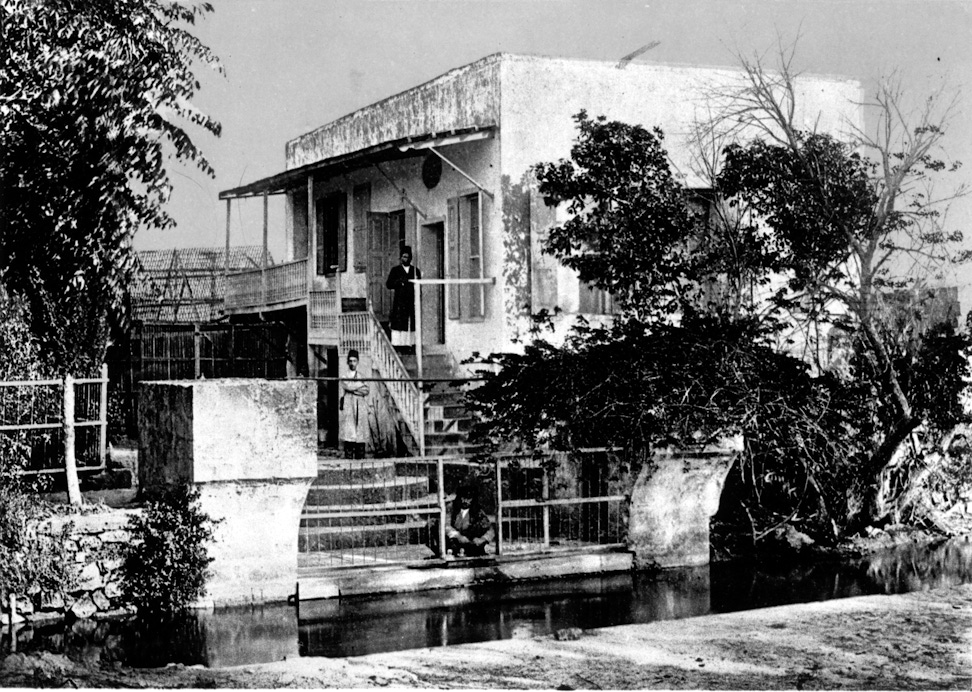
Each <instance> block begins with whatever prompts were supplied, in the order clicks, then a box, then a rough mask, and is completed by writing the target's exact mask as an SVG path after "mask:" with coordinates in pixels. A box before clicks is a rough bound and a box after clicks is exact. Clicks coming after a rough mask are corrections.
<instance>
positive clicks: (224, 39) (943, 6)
mask: <svg viewBox="0 0 972 692" xmlns="http://www.w3.org/2000/svg"><path fill="white" fill-rule="evenodd" d="M211 2H212V4H213V6H214V8H215V11H214V12H213V13H211V14H208V15H206V17H205V18H204V19H203V20H202V21H200V22H199V23H198V24H197V26H196V27H195V28H194V29H193V32H194V33H195V34H196V35H197V36H198V37H199V38H200V39H201V40H202V42H203V43H205V44H206V45H208V46H209V47H210V48H211V49H212V50H213V51H214V52H215V53H216V55H217V56H219V58H220V59H221V61H222V63H223V66H224V68H225V76H221V75H219V74H216V73H214V72H210V71H209V70H208V69H207V68H205V67H200V68H199V72H198V76H199V78H200V81H201V83H202V89H201V91H200V93H199V94H198V96H197V98H196V99H195V104H196V105H197V106H198V107H199V108H200V109H202V110H203V111H205V112H206V113H208V114H209V115H211V116H213V117H215V118H216V119H217V120H219V121H220V122H221V123H222V126H223V131H222V135H221V136H220V137H219V138H214V137H212V136H210V135H208V134H207V133H204V132H202V131H193V130H191V129H190V130H189V131H190V133H191V135H192V136H193V139H194V141H195V142H196V143H197V144H198V145H199V146H200V147H201V148H202V150H203V151H204V153H205V154H206V155H207V157H208V158H209V160H210V162H211V163H212V164H213V166H214V168H215V170H216V177H215V179H211V178H208V177H207V176H205V175H204V174H202V173H201V172H199V171H197V170H195V169H192V168H188V167H184V166H181V165H177V166H173V168H172V180H173V185H174V191H173V196H172V200H171V202H170V209H169V211H170V213H171V214H172V215H173V216H174V217H175V219H176V222H177V224H178V225H177V227H176V228H175V229H169V230H166V231H141V232H139V233H138V234H137V235H136V238H135V247H136V248H137V249H160V248H170V247H195V246H199V247H202V246H222V245H223V243H224V242H225V228H226V218H225V213H226V212H225V202H220V201H219V200H218V195H219V192H220V191H221V190H226V189H229V188H232V187H236V186H238V185H240V184H243V183H247V182H251V181H253V180H257V179H260V178H263V177H266V176H269V175H272V174H274V173H278V172H281V171H282V170H284V145H285V143H286V142H287V141H288V140H290V139H293V138H294V137H296V136H298V135H301V134H303V133H305V132H307V131H309V130H312V129H314V128H316V127H318V126H320V125H323V124H325V123H327V122H330V121H332V120H334V119H336V118H339V117H341V116H342V115H345V114H347V113H350V112H352V111H354V110H355V109H357V108H361V107H363V106H366V105H368V104H370V103H374V102H375V101H378V100H381V99H383V98H386V97H388V96H391V95H393V94H396V93H399V92H401V91H404V90H406V89H408V88H410V87H413V86H416V85H418V84H421V83H422V82H425V81H427V80H429V79H432V78H433V77H436V76H438V75H440V74H442V73H443V72H446V71H447V70H449V69H451V68H453V67H458V66H460V65H464V64H467V63H470V62H473V61H475V60H478V59H479V58H482V57H484V56H486V55H489V54H491V53H496V52H501V51H502V52H510V53H526V54H531V55H550V56H557V57H576V58H585V59H602V60H611V61H616V60H619V59H620V58H622V57H623V56H625V55H628V54H629V53H631V52H632V51H635V50H637V49H638V48H639V47H641V46H644V45H645V44H648V43H650V42H654V41H658V42H659V43H658V45H657V46H656V47H654V48H652V49H650V50H648V51H647V52H645V53H644V54H643V55H641V56H640V57H639V58H637V60H638V61H639V62H647V63H662V64H692V65H705V66H727V67H730V66H735V65H738V59H737V56H738V55H740V54H742V55H747V56H751V55H753V54H754V53H761V54H762V53H767V52H768V53H769V54H772V52H773V51H774V49H775V47H776V46H777V45H778V43H779V42H780V41H781V40H782V41H783V42H784V43H786V44H790V43H792V42H794V41H796V45H797V48H796V61H795V62H796V65H795V66H796V68H797V69H798V70H801V71H806V72H812V73H817V74H828V75H839V76H846V77H851V78H856V79H859V80H861V81H862V83H863V85H864V87H865V91H866V92H867V93H868V94H872V93H873V92H874V90H875V87H876V85H877V84H878V81H879V80H880V79H882V78H883V77H886V76H889V75H892V74H897V76H898V77H899V78H900V80H901V83H902V86H903V88H904V89H905V90H906V92H907V93H908V95H909V97H910V98H913V99H916V100H920V99H921V98H924V96H925V95H927V94H929V93H931V92H932V91H935V90H938V89H945V90H946V93H947V94H948V95H949V97H951V95H953V94H954V95H955V96H956V97H957V98H958V99H959V102H958V106H957V109H956V113H955V118H954V120H953V122H952V125H951V127H950V129H949V130H948V132H947V136H946V147H945V149H946V153H947V156H948V158H949V159H950V160H958V161H963V162H965V164H966V165H965V167H964V168H962V169H960V171H959V173H958V174H957V176H953V177H954V181H953V182H955V183H958V182H970V183H972V118H970V117H969V113H970V109H972V0H965V1H953V0H652V1H646V0H640V1H638V2H633V1H632V2H629V1H627V0H211ZM662 126H664V124H662ZM233 207H234V209H233V219H232V242H233V244H234V245H240V244H260V243H261V239H262V203H261V202H260V201H259V200H256V199H254V200H248V201H245V202H242V203H240V202H234V204H233ZM970 222H972V200H966V201H963V202H961V203H960V204H958V205H956V206H955V208H953V210H952V213H951V216H950V226H951V227H954V228H958V229H963V228H964V229H965V230H966V235H967V236H968V237H969V241H968V243H969V246H970V247H972V223H970ZM282 225H283V212H282V207H280V206H279V202H277V203H276V204H275V205H272V206H271V210H270V229H271V231H270V234H271V237H275V238H277V239H278V240H277V241H272V242H271V251H272V253H273V254H274V256H281V255H282V252H283V248H282V246H281V241H280V240H279V239H281V238H282V233H280V232H277V233H274V229H275V227H277V226H279V227H281V228H282ZM968 285H969V286H970V289H969V290H972V272H970V279H969V282H968Z"/></svg>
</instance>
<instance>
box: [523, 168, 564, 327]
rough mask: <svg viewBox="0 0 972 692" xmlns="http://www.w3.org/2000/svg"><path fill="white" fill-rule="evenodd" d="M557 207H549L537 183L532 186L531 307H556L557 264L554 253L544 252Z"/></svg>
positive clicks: (534, 309)
mask: <svg viewBox="0 0 972 692" xmlns="http://www.w3.org/2000/svg"><path fill="white" fill-rule="evenodd" d="M556 216H557V209H556V207H548V206H547V205H546V204H545V203H544V201H543V196H542V195H541V194H540V191H539V190H537V189H536V186H531V189H530V274H531V281H530V310H531V311H532V312H539V311H540V310H543V309H547V310H552V309H553V308H555V307H556V306H557V290H558V287H557V266H558V264H559V263H558V262H557V259H556V258H555V257H553V256H552V255H547V254H545V253H544V252H543V248H544V246H545V245H546V242H547V236H548V235H549V232H550V227H551V226H553V225H554V224H555V222H556Z"/></svg>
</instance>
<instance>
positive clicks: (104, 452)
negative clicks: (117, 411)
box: [98, 363, 108, 467]
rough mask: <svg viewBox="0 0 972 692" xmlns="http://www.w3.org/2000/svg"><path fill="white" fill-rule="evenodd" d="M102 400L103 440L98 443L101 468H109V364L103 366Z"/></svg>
mask: <svg viewBox="0 0 972 692" xmlns="http://www.w3.org/2000/svg"><path fill="white" fill-rule="evenodd" d="M99 390H100V392H101V400H100V401H99V402H98V403H99V411H98V420H99V421H101V439H100V440H99V443H98V459H99V462H100V464H101V466H105V467H107V463H106V462H107V460H108V363H102V364H101V383H100V386H99Z"/></svg>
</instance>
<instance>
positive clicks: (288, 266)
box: [226, 259, 307, 309]
mask: <svg viewBox="0 0 972 692" xmlns="http://www.w3.org/2000/svg"><path fill="white" fill-rule="evenodd" d="M226 278H227V283H226V308H227V309H233V308H252V307H259V306H270V305H275V304H279V303H287V302H290V301H293V300H302V299H305V298H307V260H306V259H299V260H294V261H293V262H285V263H283V264H275V265H273V266H271V267H267V269H266V271H264V270H263V269H249V270H247V271H244V272H238V273H235V274H230V275H229V276H228V277H226Z"/></svg>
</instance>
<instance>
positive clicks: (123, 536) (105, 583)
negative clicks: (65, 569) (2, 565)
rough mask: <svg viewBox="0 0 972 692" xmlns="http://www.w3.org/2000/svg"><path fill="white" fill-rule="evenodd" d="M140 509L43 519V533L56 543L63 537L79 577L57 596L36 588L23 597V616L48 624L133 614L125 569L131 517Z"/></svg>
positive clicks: (20, 607)
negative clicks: (125, 596)
mask: <svg viewBox="0 0 972 692" xmlns="http://www.w3.org/2000/svg"><path fill="white" fill-rule="evenodd" d="M140 511H141V510H137V509H126V510H121V509H116V510H110V511H105V512H99V513H96V514H83V515H73V516H65V517H53V518H50V519H46V520H44V521H42V522H41V523H40V524H39V525H38V527H37V532H38V534H39V535H41V536H47V537H49V538H50V539H52V540H55V541H57V540H62V537H63V540H64V550H65V557H66V559H67V561H68V563H69V564H70V565H72V566H73V568H72V570H71V571H72V573H73V578H72V579H71V580H70V581H69V582H67V583H65V584H64V585H63V587H62V589H61V590H60V591H59V592H56V593H43V592H41V590H40V587H39V586H34V587H32V588H31V589H29V590H28V593H27V594H25V595H22V596H21V597H20V598H19V599H18V601H17V608H18V611H19V613H20V614H21V615H22V616H24V617H25V618H26V619H27V620H28V621H32V622H43V621H47V620H58V619H60V618H63V617H65V616H68V615H71V616H73V617H75V618H79V619H85V618H90V617H107V616H113V615H122V614H126V613H130V612H133V611H132V609H131V608H130V607H129V606H128V604H127V603H125V602H124V600H123V597H122V567H123V564H124V551H125V548H126V546H127V545H128V543H129V541H130V540H131V533H130V532H129V530H128V522H129V518H130V517H131V516H132V515H133V514H135V513H137V512H140Z"/></svg>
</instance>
